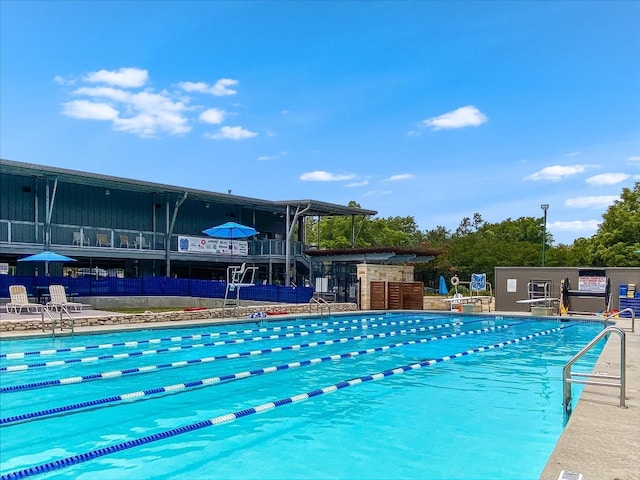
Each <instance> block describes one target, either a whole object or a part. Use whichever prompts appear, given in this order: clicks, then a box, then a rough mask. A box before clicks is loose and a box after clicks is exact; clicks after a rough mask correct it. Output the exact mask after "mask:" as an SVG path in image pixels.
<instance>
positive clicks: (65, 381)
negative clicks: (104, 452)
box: [0, 323, 455, 393]
mask: <svg viewBox="0 0 640 480" xmlns="http://www.w3.org/2000/svg"><path fill="white" fill-rule="evenodd" d="M451 325H452V324H448V323H445V324H441V325H430V326H428V327H420V328H411V329H408V330H399V331H397V332H384V333H372V334H368V335H355V336H352V337H343V338H338V339H330V340H320V341H317V342H308V343H302V344H298V345H285V346H282V347H272V348H265V349H262V350H251V351H248V352H240V353H228V354H226V355H216V356H213V357H204V358H194V359H191V360H180V361H177V362H170V363H161V364H159V365H148V366H145V367H134V368H128V369H124V370H113V371H110V372H102V373H94V374H90V375H78V376H75V377H67V378H61V379H55V380H44V381H41V382H34V383H25V384H20V385H11V386H6V387H0V393H9V392H17V391H23V390H34V389H38V388H46V387H54V386H62V385H70V384H74V383H81V382H88V381H93V380H108V379H112V378H116V377H122V376H125V375H132V374H143V373H149V372H154V371H157V370H161V369H165V368H178V367H186V366H189V365H196V364H202V363H210V362H214V361H218V360H230V359H234V358H240V357H249V356H255V355H264V354H268V353H277V352H282V351H286V350H300V349H302V348H315V347H318V346H325V345H334V344H338V343H346V342H353V341H360V340H372V339H376V338H386V337H394V336H398V335H406V334H407V333H417V332H414V330H415V331H428V330H435V329H439V328H446V327H448V326H451ZM299 333H300V334H303V333H308V332H299ZM454 335H455V334H454ZM238 340H242V339H238ZM227 341H229V342H235V343H243V342H240V341H236V340H227ZM216 343H217V342H216Z"/></svg>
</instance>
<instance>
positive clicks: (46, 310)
mask: <svg viewBox="0 0 640 480" xmlns="http://www.w3.org/2000/svg"><path fill="white" fill-rule="evenodd" d="M58 308H59V309H60V331H62V330H63V329H64V319H63V318H62V314H63V313H66V314H67V317H68V318H69V324H70V328H71V335H73V334H74V330H75V318H73V317H72V316H71V313H69V310H68V309H67V307H66V306H64V305H60V306H59V307H58ZM54 311H55V312H56V313H57V310H54ZM45 313H46V314H47V316H48V317H49V320H51V335H52V336H54V337H55V336H56V319H55V318H54V317H53V315H51V310H50V309H49V308H47V306H46V305H43V306H42V309H41V310H40V314H41V321H42V331H43V332H44V331H45V329H44V315H45Z"/></svg>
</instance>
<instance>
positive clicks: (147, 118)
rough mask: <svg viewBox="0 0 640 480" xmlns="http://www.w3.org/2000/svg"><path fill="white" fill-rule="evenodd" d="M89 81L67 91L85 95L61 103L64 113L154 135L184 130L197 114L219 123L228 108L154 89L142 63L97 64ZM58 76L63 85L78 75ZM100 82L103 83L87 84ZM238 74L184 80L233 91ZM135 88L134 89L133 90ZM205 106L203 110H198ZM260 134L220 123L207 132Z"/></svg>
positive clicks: (189, 86)
mask: <svg viewBox="0 0 640 480" xmlns="http://www.w3.org/2000/svg"><path fill="white" fill-rule="evenodd" d="M80 78H81V80H82V81H84V82H85V84H84V85H81V86H79V88H77V89H75V90H73V91H70V93H69V95H73V96H75V97H85V98H84V99H81V100H72V101H68V102H64V103H62V113H63V114H64V115H67V116H70V117H74V118H78V119H93V120H109V121H111V123H112V126H113V129H114V130H116V131H122V132H127V133H132V134H135V135H139V136H141V137H145V138H148V137H156V136H158V135H160V134H162V133H165V134H169V135H183V134H186V133H188V132H190V131H191V130H192V126H191V125H190V124H191V123H192V122H195V121H197V120H199V121H201V122H204V123H208V124H214V125H219V124H222V123H223V122H224V121H225V119H226V117H227V115H228V114H227V112H225V111H224V110H221V109H219V108H212V107H206V106H203V105H194V106H191V105H190V102H191V98H190V96H189V95H188V94H185V93H184V92H183V91H177V92H170V91H168V90H165V89H163V90H159V91H158V92H156V91H154V89H153V88H151V87H148V88H144V89H143V90H139V89H137V88H138V87H143V86H144V85H145V84H146V83H147V82H148V81H149V73H148V72H147V70H144V69H140V68H120V69H118V70H99V71H96V72H91V73H88V74H86V75H83V76H81V77H80ZM54 81H55V82H57V83H58V84H61V85H71V84H73V83H75V82H76V81H75V80H65V79H64V78H63V77H61V76H56V77H55V78H54ZM87 83H90V84H102V85H87ZM237 83H238V81H237V80H232V79H228V78H223V79H220V80H218V81H217V82H216V83H215V84H213V85H207V84H205V83H193V82H183V83H182V84H181V85H182V86H183V87H184V89H185V90H187V91H202V92H205V93H210V94H213V95H218V96H222V95H233V94H235V93H236V91H235V90H233V89H231V88H230V87H232V86H233V85H236V84H237ZM133 88H136V90H133ZM191 112H201V113H199V116H197V115H198V114H197V113H191ZM196 116H197V117H196ZM256 135H258V134H257V133H256V132H252V131H250V130H247V129H244V128H242V127H226V126H225V127H222V128H221V129H220V130H219V131H218V132H217V133H214V134H209V135H207V136H208V137H209V138H216V139H218V138H228V139H232V140H241V139H245V138H251V137H254V136H256Z"/></svg>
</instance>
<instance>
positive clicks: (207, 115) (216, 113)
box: [199, 108, 225, 125]
mask: <svg viewBox="0 0 640 480" xmlns="http://www.w3.org/2000/svg"><path fill="white" fill-rule="evenodd" d="M224 116H225V111H224V110H220V109H218V108H209V109H207V110H205V111H204V112H202V113H201V114H200V117H199V118H200V120H202V121H203V122H205V123H211V124H216V125H217V124H220V123H222V122H223V121H224Z"/></svg>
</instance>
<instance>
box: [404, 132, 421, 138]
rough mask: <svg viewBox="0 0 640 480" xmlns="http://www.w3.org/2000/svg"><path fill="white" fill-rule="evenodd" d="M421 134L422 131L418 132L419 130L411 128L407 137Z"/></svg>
mask: <svg viewBox="0 0 640 480" xmlns="http://www.w3.org/2000/svg"><path fill="white" fill-rule="evenodd" d="M420 135H422V133H420V132H418V131H417V130H409V131H408V132H407V137H419V136H420Z"/></svg>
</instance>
